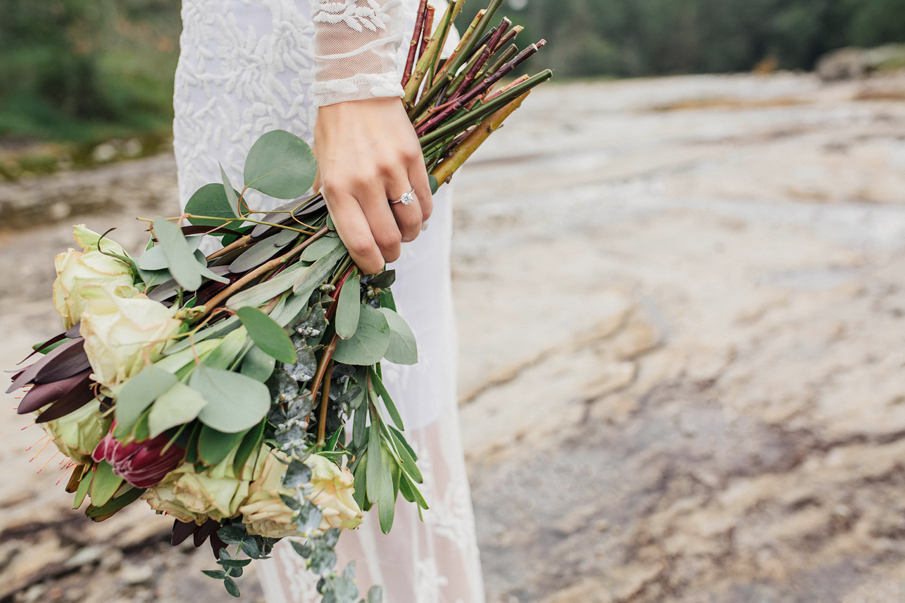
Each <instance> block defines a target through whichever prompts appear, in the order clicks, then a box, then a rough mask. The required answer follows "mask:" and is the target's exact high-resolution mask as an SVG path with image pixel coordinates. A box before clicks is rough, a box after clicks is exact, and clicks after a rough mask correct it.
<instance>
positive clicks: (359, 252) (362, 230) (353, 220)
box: [322, 190, 385, 274]
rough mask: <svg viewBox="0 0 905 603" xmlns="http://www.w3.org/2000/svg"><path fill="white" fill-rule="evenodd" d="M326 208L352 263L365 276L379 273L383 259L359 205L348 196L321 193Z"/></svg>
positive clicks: (340, 193)
mask: <svg viewBox="0 0 905 603" xmlns="http://www.w3.org/2000/svg"><path fill="white" fill-rule="evenodd" d="M322 192H323V194H324V199H325V200H326V201H327V208H328V209H329V210H330V215H331V216H332V217H333V223H334V224H335V225H336V232H337V233H338V234H339V238H340V239H342V242H343V244H344V245H345V246H346V249H348V250H349V255H350V256H352V260H353V261H354V262H355V264H356V265H357V266H358V267H359V268H360V269H361V271H362V272H364V273H365V274H375V273H377V272H380V271H381V270H382V269H383V266H384V263H385V262H384V258H383V254H382V253H381V250H380V248H379V247H378V246H377V242H376V241H375V240H374V235H373V234H372V233H371V227H370V226H369V225H368V220H367V219H366V218H365V215H364V212H363V211H362V209H361V206H360V205H359V204H358V201H357V200H356V199H355V198H354V197H352V196H351V195H349V194H347V193H342V192H339V191H332V190H331V191H328V190H324V191H322Z"/></svg>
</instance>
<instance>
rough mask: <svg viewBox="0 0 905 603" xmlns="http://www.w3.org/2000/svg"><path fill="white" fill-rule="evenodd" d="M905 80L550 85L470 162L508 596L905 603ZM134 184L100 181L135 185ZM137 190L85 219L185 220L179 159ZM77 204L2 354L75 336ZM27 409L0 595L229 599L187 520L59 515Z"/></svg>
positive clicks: (467, 290)
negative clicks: (181, 530)
mask: <svg viewBox="0 0 905 603" xmlns="http://www.w3.org/2000/svg"><path fill="white" fill-rule="evenodd" d="M877 90H881V91H884V92H883V94H879V93H876V91H877ZM903 91H905V78H903V77H902V76H890V77H886V78H884V79H870V80H865V81H859V82H843V83H835V84H821V83H820V81H819V80H818V79H817V78H816V77H813V76H806V75H796V76H793V75H784V74H779V75H775V76H770V77H754V76H733V77H681V78H667V79H653V80H639V81H625V82H615V83H606V84H604V83H600V84H598V83H594V84H590V83H588V84H572V85H568V86H565V85H564V86H552V87H551V88H550V89H548V90H543V91H539V92H538V93H537V94H534V95H532V98H531V99H530V100H529V102H527V103H526V104H525V106H524V108H523V109H522V110H521V111H520V112H519V113H518V114H516V116H515V117H514V118H513V122H512V124H511V125H510V126H509V127H508V128H506V129H505V130H504V131H503V132H502V133H500V134H498V135H497V137H496V139H495V140H494V139H491V141H490V142H489V143H488V146H487V148H485V149H482V151H481V153H480V154H479V155H477V156H476V157H475V158H474V161H473V163H472V165H471V167H470V170H469V171H468V172H466V173H464V174H462V175H461V176H459V177H457V179H456V189H457V190H456V203H457V205H456V208H455V217H456V225H457V230H456V235H455V242H454V262H453V263H454V288H455V291H454V292H455V296H456V302H457V311H458V314H459V321H460V323H459V324H460V346H461V354H460V356H461V367H460V370H461V373H460V395H461V403H462V424H463V434H464V439H465V443H466V450H467V456H468V460H469V465H470V472H471V477H472V482H473V496H474V500H475V505H476V512H477V520H478V527H479V533H480V536H479V538H480V544H481V549H482V555H483V563H484V569H485V578H486V585H487V592H488V597H489V600H490V601H492V602H493V603H517V602H523V603H524V602H529V601H530V602H543V603H571V602H575V603H578V602H581V603H596V602H601V603H602V602H626V603H627V602H632V603H640V602H651V603H654V602H660V601H670V602H682V603H684V602H688V603H697V602H712V603H737V602H748V601H751V602H753V601H758V602H777V603H779V602H783V603H787V602H802V603H804V602H808V603H811V602H815V601H825V602H830V601H840V602H845V603H874V602H878V603H879V602H882V603H893V602H898V601H901V600H903V599H902V598H903V597H905V502H903V501H902V496H901V492H902V488H903V486H905V378H903V376H902V375H903V372H905V366H903V365H905V352H903V351H902V341H903V336H905V246H903V243H905V206H903V201H905V197H903V195H905V193H903V191H905V104H903V103H902V101H901V99H902V98H905V94H903ZM152 161H158V162H159V164H156V165H154V166H150V165H149V166H147V167H146V168H143V169H147V170H149V171H148V172H146V173H148V174H149V173H152V172H153V173H156V170H157V169H158V168H159V166H162V165H164V164H165V162H166V160H165V159H158V160H152ZM133 165H135V164H133ZM105 169H109V170H116V169H119V168H118V167H116V166H113V167H111V168H105ZM130 169H140V168H130ZM167 169H171V168H167ZM164 171H165V170H164ZM78 178H79V179H80V182H88V183H90V182H92V180H91V179H90V178H87V177H85V176H84V175H83V174H80V175H78ZM118 178H119V177H118V176H116V173H115V172H111V173H110V174H109V175H108V176H105V177H104V178H100V179H98V184H97V185H96V186H97V187H99V188H98V190H97V191H96V192H95V193H90V192H86V193H85V194H86V195H93V196H95V197H97V198H113V197H117V198H118V196H117V195H115V194H114V192H115V191H113V190H110V187H113V186H114V185H113V184H110V183H113V182H118V181H119V180H118ZM16 186H20V185H16ZM23 186H24V185H23ZM27 186H28V187H31V188H30V189H29V194H30V195H33V196H34V198H46V194H47V192H46V191H47V190H56V189H54V188H52V187H57V186H59V182H58V180H56V179H55V180H54V181H53V182H51V183H45V182H44V181H40V180H36V181H31V182H29V183H27ZM44 186H47V187H51V188H48V189H43V188H42V187H44ZM117 186H119V185H117ZM104 187H107V188H106V189H105V188H104ZM139 189H140V190H141V191H142V194H141V195H137V194H128V195H124V196H123V199H124V200H123V201H121V202H120V204H118V205H116V206H115V207H114V208H113V210H112V213H108V214H107V215H103V216H100V215H90V216H87V217H86V221H87V222H88V224H89V226H95V227H97V228H101V227H105V226H107V225H111V224H117V225H119V226H120V228H119V230H118V231H117V237H118V240H120V241H122V242H124V243H126V244H127V245H128V246H131V247H133V248H135V247H138V246H139V245H141V244H142V243H143V237H142V235H141V229H142V228H141V225H140V224H137V223H134V222H132V221H131V220H130V218H131V217H132V216H134V215H136V214H142V215H144V214H153V213H154V212H163V211H167V212H171V211H172V209H171V207H170V205H169V204H170V203H172V199H174V198H175V180H174V178H173V176H172V173H171V172H170V173H169V175H166V174H163V175H160V176H159V177H144V176H143V177H142V181H141V182H140V183H134V182H133V183H132V184H130V185H128V187H127V190H139ZM9 190H11V189H9V188H5V189H4V188H0V198H2V196H3V195H4V194H6V193H8V191H9ZM117 190H118V189H117ZM42 191H43V192H42ZM29 211H34V210H29ZM73 218H74V217H73V216H69V217H66V218H65V220H64V221H63V222H60V221H57V222H54V221H53V220H51V219H48V222H47V224H46V225H44V226H40V227H36V228H32V229H28V230H18V231H10V230H6V231H4V232H0V253H2V257H3V261H2V262H0V279H2V282H4V283H6V284H5V286H4V287H3V288H2V289H0V337H2V340H3V341H4V343H5V345H4V346H3V348H2V349H0V363H2V364H3V365H7V366H8V365H11V364H14V363H15V362H16V361H18V359H19V357H20V355H21V351H22V350H24V349H26V348H27V346H28V345H30V344H31V343H32V342H34V341H36V340H38V339H40V338H41V337H44V336H46V335H48V334H52V333H53V332H54V328H55V327H56V318H55V316H54V314H53V309H52V305H51V304H50V300H49V284H50V282H51V279H52V270H51V267H50V257H51V254H52V253H55V252H57V251H58V250H61V249H64V248H65V247H66V246H68V245H70V244H71V243H70V241H71V239H70V234H69V229H68V223H69V222H71V221H73ZM7 400H8V408H11V407H12V406H14V400H13V399H12V397H9V398H7ZM27 423H28V421H26V420H24V419H23V418H19V417H15V416H13V415H12V414H11V412H10V413H9V414H8V415H7V420H6V421H4V422H3V424H2V427H0V429H2V434H3V436H4V438H5V442H6V444H7V445H6V446H4V447H3V448H2V449H0V459H2V460H3V461H4V463H5V467H7V471H6V479H5V480H4V481H3V483H2V485H0V509H2V511H0V576H2V578H3V580H0V585H2V586H0V588H2V589H3V590H0V601H6V600H9V601H12V600H15V601H37V600H50V601H151V600H154V601H166V602H172V603H177V602H183V601H184V602H188V601H192V602H193V603H196V602H197V603H203V602H205V601H221V600H224V597H223V594H222V593H221V591H219V590H218V588H219V587H218V585H217V584H215V583H213V582H212V581H210V580H208V579H206V578H204V577H203V576H201V575H200V574H199V572H198V570H199V569H201V568H206V567H209V566H210V565H211V564H210V562H209V560H208V559H207V556H208V554H209V553H208V551H207V550H202V551H198V552H194V551H193V550H192V549H191V547H190V546H189V547H187V548H185V549H183V548H180V549H179V550H180V551H182V552H179V553H176V552H172V551H170V550H169V549H170V547H169V545H167V544H166V543H165V542H164V540H165V538H166V531H167V529H168V527H169V522H168V521H166V520H164V519H162V518H157V517H154V516H153V515H150V514H149V513H148V512H146V510H145V509H143V508H141V507H138V506H136V508H134V509H129V510H128V512H127V513H126V514H123V515H120V516H116V517H114V518H113V519H111V520H109V521H108V522H106V523H103V524H91V523H89V522H88V521H87V520H85V519H84V518H83V517H81V516H80V515H78V514H77V513H74V512H72V511H70V510H67V509H66V505H67V503H68V500H69V497H68V495H65V493H63V491H62V484H61V485H60V486H58V487H54V486H53V484H54V482H55V481H56V480H57V479H59V475H58V473H57V472H56V471H54V470H53V469H54V464H55V462H56V460H51V461H50V464H48V466H47V468H46V469H45V470H44V471H43V472H42V473H41V474H39V475H37V476H35V475H34V470H32V466H33V465H37V466H40V465H41V464H43V462H44V461H46V460H47V459H48V458H49V456H50V455H49V454H48V453H47V451H45V452H44V453H43V454H42V455H40V456H39V457H38V459H37V460H35V461H34V462H33V463H31V465H30V464H29V463H28V459H29V458H31V456H32V455H33V454H34V453H35V452H36V450H37V448H33V449H32V450H31V451H28V452H26V451H25V449H26V447H28V446H29V445H31V444H32V443H33V442H34V441H35V440H36V439H37V438H38V437H39V436H40V434H39V433H37V432H36V431H35V429H34V428H31V429H25V430H24V431H22V430H20V428H21V427H23V426H25V425H26V424H27ZM38 447H40V445H39V446H38ZM165 553H167V554H165ZM67 560H69V563H67ZM242 586H243V600H249V601H256V600H260V599H261V595H260V590H259V588H258V587H257V586H256V585H255V583H254V579H253V578H251V577H246V578H245V579H243V584H242Z"/></svg>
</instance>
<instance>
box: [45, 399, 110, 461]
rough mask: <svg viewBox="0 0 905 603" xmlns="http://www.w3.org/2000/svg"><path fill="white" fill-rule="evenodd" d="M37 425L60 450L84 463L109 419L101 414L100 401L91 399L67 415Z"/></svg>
mask: <svg viewBox="0 0 905 603" xmlns="http://www.w3.org/2000/svg"><path fill="white" fill-rule="evenodd" d="M39 425H41V427H43V428H44V431H46V432H47V433H48V435H50V437H51V438H52V439H53V443H54V444H55V445H56V447H57V448H58V449H59V450H60V452H62V453H63V454H64V455H66V456H67V457H69V458H70V459H72V460H73V461H75V462H76V463H78V464H80V465H84V464H86V463H90V462H91V453H92V452H93V451H94V449H95V448H96V447H97V445H98V444H99V443H100V441H101V440H102V439H103V438H104V436H105V435H107V431H108V430H109V429H110V419H109V418H104V417H103V415H102V414H101V409H100V402H98V401H97V400H92V401H91V402H89V403H88V404H86V405H84V406H82V407H81V408H80V409H78V410H76V411H74V412H71V413H69V414H68V415H65V416H62V417H60V418H59V419H54V420H53V421H47V422H46V423H39Z"/></svg>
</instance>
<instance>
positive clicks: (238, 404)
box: [190, 366, 270, 433]
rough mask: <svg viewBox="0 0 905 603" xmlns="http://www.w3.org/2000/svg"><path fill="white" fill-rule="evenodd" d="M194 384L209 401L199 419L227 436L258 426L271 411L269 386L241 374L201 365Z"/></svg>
mask: <svg viewBox="0 0 905 603" xmlns="http://www.w3.org/2000/svg"><path fill="white" fill-rule="evenodd" d="M190 385H191V387H193V388H194V389H197V390H198V391H199V392H201V394H202V395H203V396H204V397H205V399H207V406H205V407H204V408H203V409H202V410H201V413H200V414H199V415H198V419H199V420H200V421H201V422H202V423H204V424H205V425H208V426H210V427H213V428H214V429H216V430H218V431H222V432H224V433H236V432H238V431H244V430H246V429H249V428H251V427H254V426H255V425H257V424H258V423H259V422H260V421H261V419H263V418H264V416H265V415H267V411H268V410H269V409H270V391H269V390H268V389H267V386H266V385H264V384H263V383H261V382H260V381H255V380H254V379H252V378H250V377H246V376H245V375H241V374H239V373H234V372H231V371H223V370H219V369H212V368H208V367H205V366H198V367H197V368H195V372H194V373H192V379H191V381H190Z"/></svg>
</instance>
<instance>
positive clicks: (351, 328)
mask: <svg viewBox="0 0 905 603" xmlns="http://www.w3.org/2000/svg"><path fill="white" fill-rule="evenodd" d="M337 303H338V304H339V305H338V306H337V308H336V334H337V335H339V336H340V337H341V338H343V339H348V338H350V337H352V336H353V335H355V331H356V330H357V329H358V316H359V314H361V277H360V276H358V275H357V274H356V275H355V276H352V277H350V278H349V279H348V280H346V282H345V283H344V284H343V288H342V290H341V291H340V292H339V300H338V301H337Z"/></svg>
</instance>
